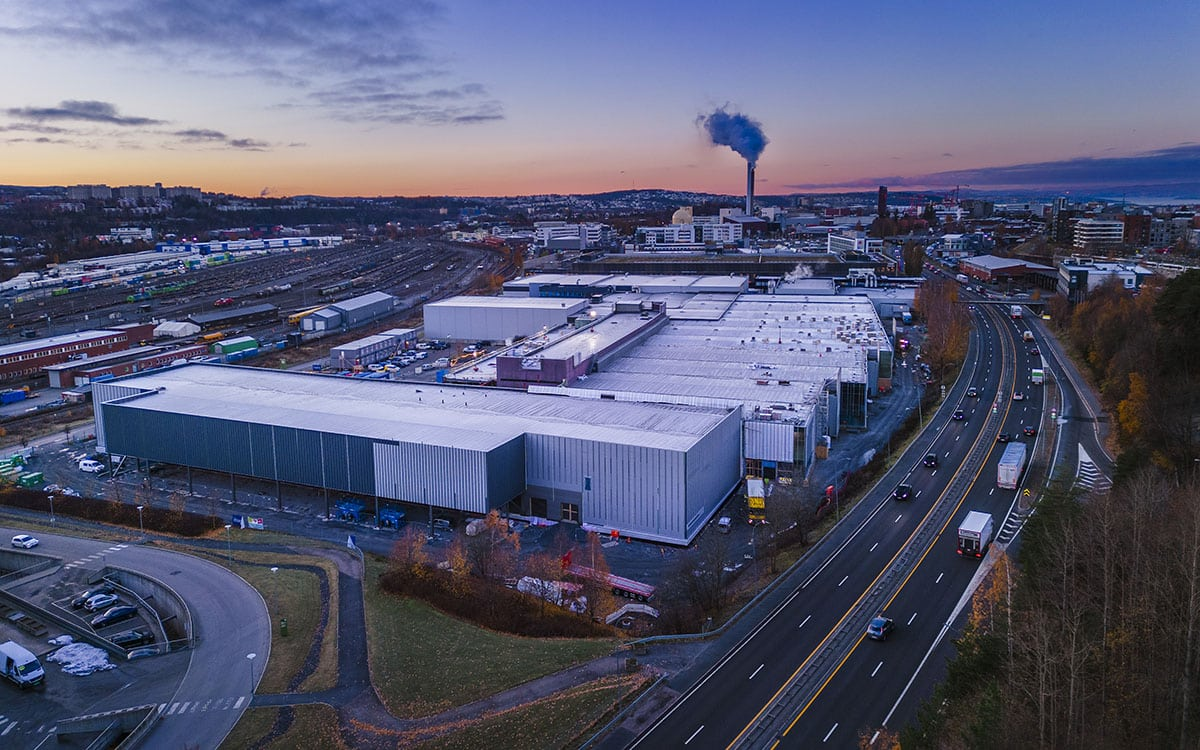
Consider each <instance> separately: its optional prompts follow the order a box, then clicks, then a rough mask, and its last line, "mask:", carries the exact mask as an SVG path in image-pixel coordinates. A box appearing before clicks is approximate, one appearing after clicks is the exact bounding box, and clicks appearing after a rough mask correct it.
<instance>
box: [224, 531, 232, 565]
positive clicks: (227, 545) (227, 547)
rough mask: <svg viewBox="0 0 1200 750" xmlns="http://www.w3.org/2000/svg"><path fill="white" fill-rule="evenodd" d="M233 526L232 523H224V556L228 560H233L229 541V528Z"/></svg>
mask: <svg viewBox="0 0 1200 750" xmlns="http://www.w3.org/2000/svg"><path fill="white" fill-rule="evenodd" d="M231 528H233V524H228V523H227V524H225V557H226V559H227V560H229V562H233V547H232V546H231V545H230V543H229V530H230V529H231Z"/></svg>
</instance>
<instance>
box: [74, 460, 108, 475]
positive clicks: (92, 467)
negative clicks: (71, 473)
mask: <svg viewBox="0 0 1200 750" xmlns="http://www.w3.org/2000/svg"><path fill="white" fill-rule="evenodd" d="M79 470H80V471H86V472H87V473H89V474H99V473H100V472H102V471H104V464H102V463H100V462H99V461H96V460H94V459H91V458H85V459H83V460H82V461H80V462H79Z"/></svg>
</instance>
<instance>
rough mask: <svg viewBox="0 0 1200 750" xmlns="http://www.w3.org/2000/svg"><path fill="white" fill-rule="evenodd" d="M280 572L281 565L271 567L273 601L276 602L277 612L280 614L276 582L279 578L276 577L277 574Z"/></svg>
mask: <svg viewBox="0 0 1200 750" xmlns="http://www.w3.org/2000/svg"><path fill="white" fill-rule="evenodd" d="M278 572H279V566H272V567H271V601H272V603H273V604H275V614H279V602H278V600H276V598H275V587H276V586H277V585H278V584H277V583H276V581H277V580H278V579H277V578H276V576H275V574H276V573H278Z"/></svg>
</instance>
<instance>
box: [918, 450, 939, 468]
mask: <svg viewBox="0 0 1200 750" xmlns="http://www.w3.org/2000/svg"><path fill="white" fill-rule="evenodd" d="M921 463H923V464H925V465H926V466H927V467H929V468H930V469H936V468H937V465H938V460H937V454H936V453H927V454H925V459H924V460H923V461H921Z"/></svg>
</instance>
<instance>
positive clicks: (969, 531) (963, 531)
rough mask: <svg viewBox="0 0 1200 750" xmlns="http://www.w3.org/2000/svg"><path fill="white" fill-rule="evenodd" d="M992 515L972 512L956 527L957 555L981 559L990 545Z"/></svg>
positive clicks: (977, 511)
mask: <svg viewBox="0 0 1200 750" xmlns="http://www.w3.org/2000/svg"><path fill="white" fill-rule="evenodd" d="M993 529H994V526H993V524H992V514H991V513H984V512H983V511H981V510H972V511H970V512H968V513H967V517H966V518H964V519H963V522H962V523H961V524H959V526H958V554H959V555H961V556H962V557H976V558H978V557H983V555H984V553H985V552H987V548H988V545H990V544H991V543H992V531H993Z"/></svg>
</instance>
